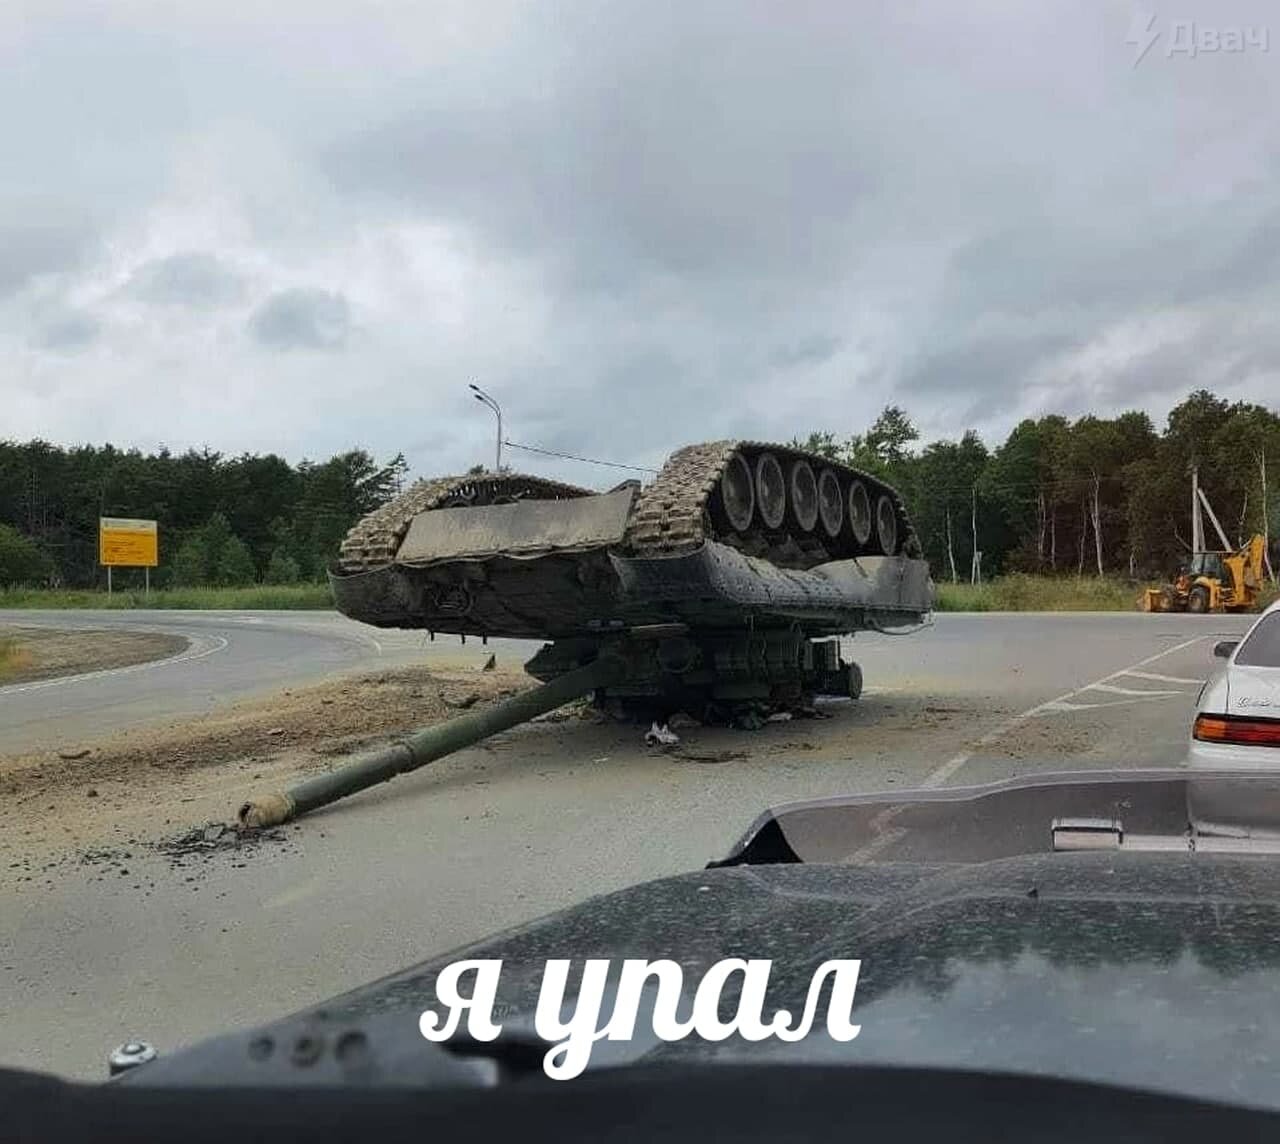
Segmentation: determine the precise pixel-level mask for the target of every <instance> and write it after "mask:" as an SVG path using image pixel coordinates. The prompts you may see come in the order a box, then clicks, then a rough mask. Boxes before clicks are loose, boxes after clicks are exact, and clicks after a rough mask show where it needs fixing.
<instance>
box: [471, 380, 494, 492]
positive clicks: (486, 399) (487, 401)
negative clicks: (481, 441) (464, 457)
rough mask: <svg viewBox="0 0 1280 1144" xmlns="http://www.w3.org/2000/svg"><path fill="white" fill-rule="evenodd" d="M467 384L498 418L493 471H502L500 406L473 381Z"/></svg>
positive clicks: (475, 395)
mask: <svg viewBox="0 0 1280 1144" xmlns="http://www.w3.org/2000/svg"><path fill="white" fill-rule="evenodd" d="M468 386H469V388H470V389H471V390H472V396H473V397H474V398H475V399H476V400H477V401H478V402H480V404H481V405H483V406H485V407H486V408H487V409H492V410H493V412H494V415H495V416H496V417H497V418H498V444H497V448H496V449H495V451H494V458H493V471H494V472H495V473H500V472H502V406H501V405H499V404H498V403H497V401H495V400H494V399H493V398H492V397H491V396H490V395H489V394H487V393H485V391H484V390H483V389H481V388H480V387H479V386H478V385H476V384H475V382H469V383H468Z"/></svg>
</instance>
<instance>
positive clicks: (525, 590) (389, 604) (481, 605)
mask: <svg viewBox="0 0 1280 1144" xmlns="http://www.w3.org/2000/svg"><path fill="white" fill-rule="evenodd" d="M331 582H332V585H333V592H334V597H335V599H336V601H337V605H338V608H339V609H340V610H341V611H342V612H344V613H345V614H346V615H348V616H350V617H352V618H353V619H356V620H361V621H363V622H365V623H369V624H375V625H378V626H381V627H397V628H426V629H428V630H430V631H432V632H445V633H453V634H458V635H463V636H479V637H488V636H509V637H524V638H534V639H544V640H549V641H553V646H551V647H548V648H545V649H544V650H543V651H542V652H541V653H539V655H537V656H536V657H535V658H534V659H533V661H532V662H531V663H530V664H529V665H528V670H529V671H530V673H531V674H533V675H534V676H535V677H537V678H539V679H549V678H553V677H554V676H556V675H559V674H562V673H563V672H565V671H568V670H571V669H573V668H575V667H579V666H582V665H583V664H585V663H588V662H590V661H591V660H592V659H594V658H595V655H596V653H597V651H598V649H599V645H600V641H601V640H602V639H604V638H607V637H610V636H611V635H616V634H619V633H622V632H626V631H630V630H633V629H638V628H648V629H653V628H655V627H656V626H660V625H673V624H674V625H680V626H681V627H682V628H683V629H684V630H685V631H684V634H683V635H681V636H680V637H678V638H676V637H672V638H671V640H670V641H668V643H667V644H665V645H664V647H663V649H662V663H663V664H664V666H665V667H666V669H667V670H666V671H665V674H666V675H668V676H670V677H671V678H669V679H667V680H666V681H664V683H663V685H662V686H658V685H657V684H655V682H654V681H653V680H652V679H646V680H643V681H639V682H638V683H637V684H636V686H634V687H630V688H629V687H628V686H627V685H625V684H623V685H617V686H615V687H614V688H612V689H611V694H609V695H601V696H598V698H600V699H601V700H604V701H607V700H608V699H610V698H614V699H620V700H631V701H634V700H639V699H641V698H643V696H645V695H650V696H653V697H662V698H663V699H665V700H666V701H667V702H668V703H669V705H671V706H676V707H679V706H683V707H685V708H686V709H690V708H692V710H691V711H690V713H691V714H694V715H697V716H699V717H703V716H705V714H706V712H705V710H704V708H705V707H706V705H707V704H708V703H715V702H716V701H723V702H724V703H727V704H730V705H732V703H733V702H734V701H739V700H741V701H750V700H763V701H769V700H776V701H779V702H790V701H796V700H799V699H800V698H802V696H803V695H805V694H810V693H813V692H815V691H819V692H820V691H823V690H830V689H832V688H835V689H837V690H839V691H842V692H843V693H844V694H848V693H849V684H848V682H847V677H848V675H849V671H848V670H847V669H846V666H844V665H841V664H840V663H839V660H838V656H837V655H836V645H835V644H834V643H832V644H825V645H823V646H815V642H814V641H825V640H826V639H828V638H829V637H832V636H837V635H842V634H845V633H849V632H856V631H859V630H862V629H867V628H870V629H877V628H882V627H896V626H902V625H907V624H914V623H917V622H919V621H920V619H921V618H922V617H923V616H924V614H925V613H927V612H928V611H929V610H930V608H931V607H932V601H933V595H932V593H933V586H932V583H931V581H930V579H929V570H928V565H927V564H926V563H925V561H924V560H923V559H921V552H920V544H919V540H918V539H917V537H916V534H915V531H914V529H913V528H912V526H911V522H910V520H909V519H908V517H907V514H906V510H905V508H904V506H903V503H902V499H901V497H899V496H898V494H897V493H896V492H895V491H894V490H893V489H892V488H891V487H889V486H888V485H886V484H885V483H884V482H883V481H880V480H878V479H876V478H875V477H873V476H871V475H869V474H868V473H865V472H861V471H859V470H856V469H853V468H850V467H849V466H846V465H841V464H837V463H834V462H831V461H828V460H825V459H823V458H821V457H817V456H815V455H813V454H810V453H806V452H803V451H801V450H798V449H794V448H789V447H786V446H781V445H766V444H760V443H755V442H738V441H720V442H715V443H711V444H703V445H691V446H688V447H687V448H684V449H680V450H679V451H678V452H676V453H674V454H673V455H672V456H671V458H670V459H669V460H668V461H667V463H666V465H665V466H664V467H663V469H662V471H661V472H660V473H659V474H658V476H657V478H656V479H655V480H654V481H653V482H652V483H651V484H650V485H648V486H647V487H645V488H641V487H640V485H639V483H638V482H628V483H626V484H623V485H620V486H618V487H617V488H615V489H613V490H612V491H610V492H605V493H594V492H591V491H590V490H588V489H583V488H577V487H574V486H572V485H565V484H560V483H558V482H554V481H547V480H542V479H540V478H537V477H527V476H515V475H510V474H506V473H501V474H486V475H473V476H466V477H453V478H448V477H446V478H442V479H439V480H429V481H422V482H419V483H418V484H416V485H415V486H414V487H413V488H411V489H409V490H408V491H407V492H405V493H404V494H402V495H401V496H400V497H398V498H396V499H395V500H393V501H391V502H390V503H389V504H387V505H385V506H384V507H383V508H381V509H379V510H378V511H377V512H374V513H372V514H370V515H369V516H368V517H366V518H365V519H364V520H362V521H360V522H359V523H358V524H357V525H356V526H355V528H353V529H352V530H351V532H350V534H349V535H348V536H347V538H346V540H345V541H344V543H343V545H342V548H341V552H340V555H339V560H338V565H337V567H336V568H335V569H334V570H333V572H332V573H331Z"/></svg>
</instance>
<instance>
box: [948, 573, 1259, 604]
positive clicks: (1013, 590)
mask: <svg viewBox="0 0 1280 1144" xmlns="http://www.w3.org/2000/svg"><path fill="white" fill-rule="evenodd" d="M1145 587H1147V585H1146V584H1135V583H1133V582H1131V581H1129V580H1122V579H1119V578H1113V577H1102V578H1099V577H1097V576H1082V577H1079V578H1077V577H1075V576H1029V575H1026V574H1025V573H1020V572H1014V573H1010V574H1009V575H1008V576H1000V577H998V578H997V579H995V580H989V581H988V582H987V583H985V584H951V583H948V582H946V581H941V582H939V583H938V603H937V607H938V611H940V612H1136V611H1137V610H1138V600H1139V598H1140V597H1141V596H1142V590H1143V588H1145ZM1276 596H1277V593H1276V590H1275V589H1274V588H1271V587H1268V588H1266V589H1264V590H1263V592H1262V594H1261V602H1262V607H1266V605H1267V604H1269V603H1271V601H1273V600H1275V599H1276Z"/></svg>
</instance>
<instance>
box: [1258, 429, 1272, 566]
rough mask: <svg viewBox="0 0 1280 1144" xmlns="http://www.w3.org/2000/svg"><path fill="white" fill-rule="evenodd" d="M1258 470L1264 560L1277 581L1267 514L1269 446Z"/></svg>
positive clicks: (1264, 448)
mask: <svg viewBox="0 0 1280 1144" xmlns="http://www.w3.org/2000/svg"><path fill="white" fill-rule="evenodd" d="M1258 471H1259V473H1260V474H1261V476H1262V562H1263V563H1264V564H1265V565H1266V566H1267V574H1268V575H1269V576H1270V577H1271V583H1273V584H1274V583H1275V582H1276V570H1275V569H1274V568H1272V567H1271V520H1270V518H1269V517H1268V516H1267V447H1266V446H1265V445H1263V446H1262V449H1261V450H1260V451H1259V453H1258Z"/></svg>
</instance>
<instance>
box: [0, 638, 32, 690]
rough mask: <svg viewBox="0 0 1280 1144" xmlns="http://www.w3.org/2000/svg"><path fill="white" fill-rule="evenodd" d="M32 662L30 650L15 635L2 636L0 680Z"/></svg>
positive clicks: (0, 639) (0, 644) (0, 641)
mask: <svg viewBox="0 0 1280 1144" xmlns="http://www.w3.org/2000/svg"><path fill="white" fill-rule="evenodd" d="M30 662H31V653H30V652H28V651H27V650H26V649H25V648H24V647H23V646H22V645H21V644H20V643H18V641H17V640H16V639H14V637H13V636H0V681H2V680H4V679H6V678H7V677H8V676H10V675H13V674H14V673H15V672H17V671H20V670H22V668H24V667H26V666H27V665H28V664H29V663H30Z"/></svg>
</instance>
